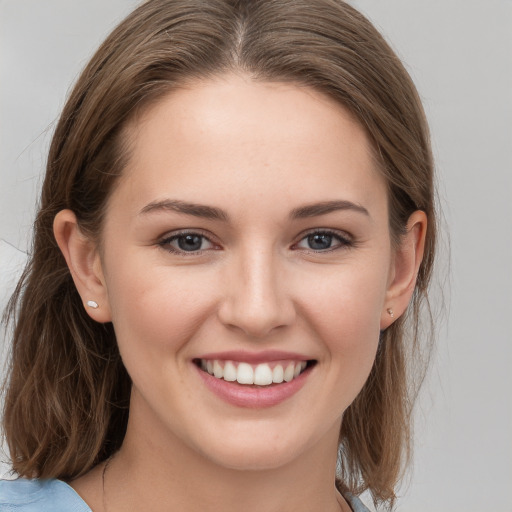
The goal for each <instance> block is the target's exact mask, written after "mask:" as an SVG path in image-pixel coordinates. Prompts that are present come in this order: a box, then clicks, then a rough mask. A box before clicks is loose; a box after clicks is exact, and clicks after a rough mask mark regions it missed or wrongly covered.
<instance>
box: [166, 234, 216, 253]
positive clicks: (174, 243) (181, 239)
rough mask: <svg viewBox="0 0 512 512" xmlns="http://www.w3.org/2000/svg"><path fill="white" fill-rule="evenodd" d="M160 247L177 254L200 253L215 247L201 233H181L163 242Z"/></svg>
mask: <svg viewBox="0 0 512 512" xmlns="http://www.w3.org/2000/svg"><path fill="white" fill-rule="evenodd" d="M159 245H160V246H161V247H163V248H164V249H167V250H168V251H170V252H175V253H184V252H199V251H205V250H208V249H212V248H213V247H214V244H213V243H212V242H210V240H208V238H206V237H205V236H203V235H201V234H199V233H179V234H177V235H173V236H170V237H168V238H166V239H164V240H162V241H161V242H159Z"/></svg>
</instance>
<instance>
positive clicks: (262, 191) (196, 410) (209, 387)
mask: <svg viewBox="0 0 512 512" xmlns="http://www.w3.org/2000/svg"><path fill="white" fill-rule="evenodd" d="M129 136H130V137H131V140H132V141H133V152H132V155H131V159H130V162H129V164H128V167H127V169H126V171H125V173H124V175H123V177H122V178H121V179H120V181H119V182H118V184H117V186H116V189H115V191H114V193H113V195H112V196H111V199H110V200H109V204H108V210H107V215H106V220H105V225H104V231H103V236H102V240H103V246H102V251H101V259H100V265H101V273H102V280H103V281H104V284H105V289H106V293H107V294H108V296H107V297H106V299H105V300H106V301H107V303H108V304H105V305H103V307H107V306H108V308H109V310H110V314H111V319H112V322H113V324H114V327H115V331H116V335H117V339H118V343H119V348H120V352H121V355H122V358H123V361H124V364H125V366H126V368H127V370H128V372H129V374H130V376H131V378H132V380H133V392H132V403H131V412H130V415H131V419H130V421H133V422H135V423H136V422H137V421H140V422H141V423H142V422H143V423H144V429H145V434H146V435H147V436H148V437H149V438H151V439H153V440H156V439H159V440H161V441H162V442H165V440H166V439H168V440H171V439H172V440H173V442H175V443H181V444H182V445H183V446H186V447H187V449H191V450H193V451H194V453H196V454H199V455H200V456H201V457H206V458H207V459H209V460H210V461H213V462H215V463H217V464H220V465H223V466H225V467H231V468H264V467H273V466H278V465H280V464H285V463H287V462H289V461H292V460H294V459H298V458H300V456H301V455H302V454H304V453H305V452H306V451H308V450H310V449H313V448H314V447H315V446H318V444H319V443H323V442H326V441H328V442H329V443H331V444H334V445H336V442H337V436H338V432H339V427H340V424H341V419H342V415H343V412H344V410H345V409H346V408H347V407H348V406H349V405H350V403H351V402H352V401H353V400H354V398H355V397H356V395H357V394H358V392H359V391H360V390H361V388H362V386H363V384H364V382H365V380H366V378H367V376H368V374H369V372H370V369H371V367H372V363H373V360H374V357H375V353H376V349H377V344H378V339H379V330H380V328H381V327H382V321H381V319H382V318H383V311H385V308H386V293H387V290H388V287H389V283H390V280H391V278H392V276H391V274H392V272H391V267H392V262H393V252H392V249H391V241H390V233H389V230H388V210H387V195H386V186H385V183H384V181H383V179H382V178H381V176H380V175H379V173H378V171H377V170H376V168H375V164H374V162H373V160H372V156H371V148H370V144H369V142H368V140H367V137H366V135H365V133H364V131H363V130H362V129H361V127H360V126H359V124H358V123H357V122H356V121H355V120H354V119H353V118H352V117H351V116H350V115H349V113H348V112H347V111H346V110H344V109H343V108H342V107H341V106H340V105H338V104H337V103H335V102H333V101H332V100H330V99H329V98H327V97H325V96H323V95H322V94H320V93H318V92H315V91H313V90H311V89H308V88H304V87H300V86H296V85H292V84H281V83H261V82H254V81H251V80H250V79H248V78H244V77H239V76H225V77H221V78H218V79H215V80H212V81H208V82H198V83H197V84H196V85H194V86H190V87H188V88H184V89H180V90H177V91H175V92H172V93H171V94H169V95H168V96H167V97H165V98H164V99H163V100H161V101H160V102H159V103H157V104H156V105H154V106H153V107H152V108H151V109H150V110H148V111H147V112H146V113H145V114H144V115H143V116H142V117H141V118H139V119H138V120H137V121H136V122H135V123H134V124H133V126H131V127H130V128H129ZM212 374H213V375H212ZM305 412H307V414H305ZM142 418H144V419H142Z"/></svg>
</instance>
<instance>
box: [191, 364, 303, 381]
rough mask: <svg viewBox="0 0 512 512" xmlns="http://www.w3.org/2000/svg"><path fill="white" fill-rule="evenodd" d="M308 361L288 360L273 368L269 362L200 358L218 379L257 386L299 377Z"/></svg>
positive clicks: (204, 366) (202, 365)
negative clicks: (256, 363) (257, 362)
mask: <svg viewBox="0 0 512 512" xmlns="http://www.w3.org/2000/svg"><path fill="white" fill-rule="evenodd" d="M306 366H307V363H306V361H297V362H292V361H291V362H288V363H285V364H284V365H283V364H281V363H278V364H276V365H275V366H274V368H271V366H270V365H269V364H267V363H261V364H258V365H255V366H252V365H250V364H249V363H238V364H237V365H236V364H235V363H234V362H233V361H221V360H217V359H215V360H210V359H208V360H204V359H201V360H200V367H201V369H202V370H204V371H206V372H208V373H209V374H210V375H213V376H214V377H216V378H217V379H224V380H226V381H228V382H234V381H237V382H238V383H239V384H248V385H251V384H256V385H257V386H269V385H270V384H281V383H282V382H283V381H284V382H290V381H292V380H293V379H295V378H296V377H298V376H299V375H300V374H301V373H302V372H303V371H304V369H305V368H306Z"/></svg>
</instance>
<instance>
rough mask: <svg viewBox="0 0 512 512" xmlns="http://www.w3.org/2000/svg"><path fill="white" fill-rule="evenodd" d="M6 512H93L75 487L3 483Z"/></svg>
mask: <svg viewBox="0 0 512 512" xmlns="http://www.w3.org/2000/svg"><path fill="white" fill-rule="evenodd" d="M0 510H1V511H2V512H36V511H37V512H91V509H90V508H89V507H88V506H87V504H86V503H85V501H83V500H82V498H80V496H79V495H78V494H77V493H76V492H75V491H74V489H73V488H72V487H70V486H69V485H68V484H66V483H65V482H63V481H61V480H55V479H50V480H37V479H35V480H29V479H26V478H18V479H16V480H0Z"/></svg>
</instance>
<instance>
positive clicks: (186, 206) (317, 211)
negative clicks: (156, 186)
mask: <svg viewBox="0 0 512 512" xmlns="http://www.w3.org/2000/svg"><path fill="white" fill-rule="evenodd" d="M340 210H352V211H355V212H357V213H362V214H364V215H366V216H368V217H370V214H369V212H368V210H367V209H366V208H365V207H364V206H361V205H359V204H356V203H353V202H351V201H341V200H339V201H323V202H321V203H312V204H309V205H305V206H300V207H298V208H294V209H293V210H292V211H291V212H290V218H291V219H292V220H296V219H307V218H310V217H317V216H320V215H327V214H328V213H332V212H335V211H340ZM158 211H172V212H177V213H183V214H186V215H193V216H194V217H201V218H203V219H210V220H220V221H223V222H229V215H228V214H227V212H225V211H224V210H222V209H220V208H216V207H214V206H207V205H203V204H197V203H189V202H186V201H179V200H177V199H164V200H162V201H153V202H151V203H149V204H148V205H146V206H145V207H144V208H142V210H141V211H140V214H142V215H143V214H147V213H151V212H158Z"/></svg>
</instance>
